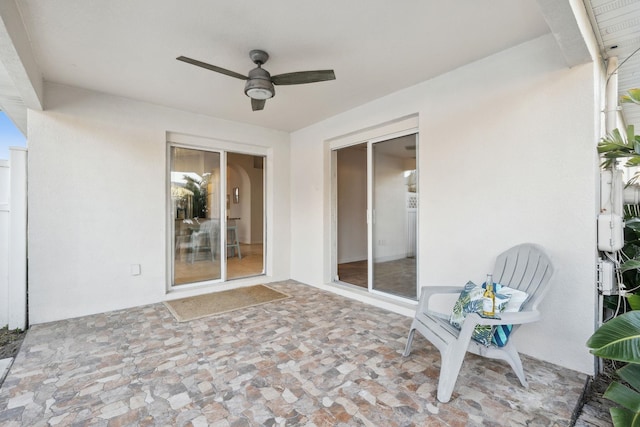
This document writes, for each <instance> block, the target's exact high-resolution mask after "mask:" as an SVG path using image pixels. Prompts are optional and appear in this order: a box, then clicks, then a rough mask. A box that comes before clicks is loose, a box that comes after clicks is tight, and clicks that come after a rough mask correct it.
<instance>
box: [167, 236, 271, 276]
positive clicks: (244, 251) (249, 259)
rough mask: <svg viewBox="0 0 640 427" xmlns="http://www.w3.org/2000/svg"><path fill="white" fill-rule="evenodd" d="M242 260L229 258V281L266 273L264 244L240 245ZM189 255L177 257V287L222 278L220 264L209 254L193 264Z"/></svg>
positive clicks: (204, 254) (175, 265)
mask: <svg viewBox="0 0 640 427" xmlns="http://www.w3.org/2000/svg"><path fill="white" fill-rule="evenodd" d="M240 253H241V255H242V258H238V257H237V256H235V255H236V254H233V255H234V256H230V257H228V258H227V279H237V278H240V277H249V276H257V275H259V274H262V273H263V272H264V267H263V248H262V243H257V244H242V243H241V244H240ZM189 261H190V259H189V253H186V254H184V255H182V256H181V255H180V254H178V255H177V256H176V260H175V264H174V268H175V278H176V279H175V281H176V283H175V284H176V285H182V284H185V283H196V282H202V281H205V280H209V279H211V278H212V277H217V278H219V277H220V263H219V262H218V261H216V262H213V261H212V260H211V258H210V254H209V252H206V251H203V252H202V253H200V254H199V255H198V257H196V258H195V259H194V260H193V262H189Z"/></svg>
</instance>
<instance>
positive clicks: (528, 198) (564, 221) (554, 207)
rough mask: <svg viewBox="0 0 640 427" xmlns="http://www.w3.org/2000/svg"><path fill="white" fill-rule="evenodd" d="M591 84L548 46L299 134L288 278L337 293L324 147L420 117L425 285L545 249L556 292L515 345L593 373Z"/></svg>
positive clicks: (478, 66)
mask: <svg viewBox="0 0 640 427" xmlns="http://www.w3.org/2000/svg"><path fill="white" fill-rule="evenodd" d="M595 76H596V72H595V71H594V67H593V65H592V64H588V65H584V66H578V67H574V68H572V69H568V68H567V67H566V66H565V65H564V61H563V58H562V56H561V54H560V52H559V51H558V48H557V45H556V43H555V41H554V40H553V37H552V36H550V35H549V36H544V37H541V38H539V39H536V40H534V41H531V42H528V43H525V44H523V45H521V46H518V47H516V48H513V49H510V50H508V51H505V52H502V53H500V54H497V55H494V56H492V57H489V58H486V59H483V60H481V61H479V62H476V63H474V64H471V65H468V66H465V67H462V68H460V69H457V70H454V71H453V72H450V73H448V74H445V75H443V76H440V77H438V78H434V79H432V80H429V81H426V82H424V83H422V84H419V85H417V86H414V87H411V88H408V89H406V90H403V91H400V92H397V93H394V94H392V95H389V96H387V97H385V98H382V99H379V100H376V101H374V102H371V103H369V104H366V105H364V106H361V107H359V108H357V109H354V110H351V111H348V112H346V113H344V114H341V115H339V116H336V117H333V118H331V119H328V120H326V121H323V122H321V123H318V124H316V125H313V126H310V127H308V128H305V129H302V130H300V131H297V132H295V133H293V134H292V137H291V140H292V146H291V158H292V159H295V161H292V162H291V195H292V199H291V202H292V206H291V207H292V214H291V238H292V245H291V248H292V250H291V254H292V258H291V277H292V278H293V279H296V280H300V281H302V282H305V283H309V284H312V285H315V286H319V287H323V288H325V289H331V290H335V288H333V287H332V286H331V285H329V284H328V282H329V281H330V280H329V279H330V272H331V265H330V263H331V175H330V172H331V169H330V152H329V149H328V144H327V143H325V141H326V140H327V139H329V138H334V137H337V136H340V135H344V134H347V133H350V132H354V131H357V130H359V129H365V128H368V127H371V126H376V125H379V124H381V123H384V122H388V121H390V120H394V119H396V118H399V117H403V116H407V115H410V114H415V113H418V114H419V117H420V125H419V132H420V147H419V153H418V168H419V187H418V188H419V191H420V211H419V232H420V235H419V241H418V245H419V248H418V251H419V263H418V277H419V281H420V284H421V285H444V284H447V285H449V284H458V285H462V284H464V283H465V282H466V281H467V280H474V281H482V280H483V278H484V277H485V274H486V273H487V272H489V271H490V270H491V268H492V266H493V262H494V259H495V256H496V255H497V254H498V253H499V252H501V251H503V250H505V249H507V248H508V247H510V246H512V245H514V244H518V243H521V242H535V243H538V244H541V245H542V246H544V247H545V248H546V249H547V250H548V251H549V253H550V255H551V256H552V258H553V260H554V263H555V266H556V274H555V277H554V278H553V282H552V291H551V292H550V293H549V295H548V297H547V299H546V300H545V302H544V304H543V307H542V315H543V320H542V321H541V322H538V323H536V324H534V325H527V326H524V327H523V328H522V329H521V330H520V331H519V335H518V336H516V337H515V339H516V343H517V345H518V348H519V350H520V351H521V352H522V353H525V354H529V355H531V356H534V357H536V358H540V359H543V360H547V361H550V362H553V363H556V364H559V365H562V366H566V367H569V368H572V369H576V370H579V371H583V372H588V373H592V372H593V358H592V357H591V356H590V355H589V353H588V351H587V349H586V347H585V345H584V344H585V342H586V340H587V338H588V337H589V336H590V335H591V333H592V332H593V330H594V322H595V319H594V312H595V305H596V299H595V262H596V249H595V248H596V236H595V227H594V220H595V215H596V212H597V207H596V200H597V197H596V188H597V186H596V179H597V170H598V161H597V155H596V152H595V148H594V147H595V144H596V135H597V131H598V130H597V126H598V123H597V120H596V115H595V114H594V102H595V101H594V99H595V89H594V79H595ZM318 158H323V159H324V163H320V162H317V161H315V159H318ZM338 292H343V291H341V290H339V291H338Z"/></svg>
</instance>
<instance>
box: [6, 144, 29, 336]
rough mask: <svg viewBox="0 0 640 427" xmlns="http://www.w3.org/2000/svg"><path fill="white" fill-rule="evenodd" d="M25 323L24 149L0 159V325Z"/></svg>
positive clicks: (12, 150) (25, 214)
mask: <svg viewBox="0 0 640 427" xmlns="http://www.w3.org/2000/svg"><path fill="white" fill-rule="evenodd" d="M7 325H8V326H9V329H16V328H19V329H23V330H24V329H26V327H27V150H26V149H24V148H21V147H11V148H10V159H9V160H8V161H7V160H0V327H4V326H7Z"/></svg>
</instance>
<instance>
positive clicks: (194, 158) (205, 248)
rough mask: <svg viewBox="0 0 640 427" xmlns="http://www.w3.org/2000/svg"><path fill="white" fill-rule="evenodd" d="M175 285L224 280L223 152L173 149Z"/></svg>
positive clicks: (173, 259)
mask: <svg viewBox="0 0 640 427" xmlns="http://www.w3.org/2000/svg"><path fill="white" fill-rule="evenodd" d="M170 173H171V208H172V212H173V213H172V216H173V221H172V222H171V226H172V233H171V234H172V236H173V239H172V242H171V245H172V254H173V256H172V264H173V265H172V285H182V284H186V283H194V282H202V281H208V280H218V279H220V278H221V259H222V257H221V254H222V253H224V252H223V251H222V245H221V244H220V227H221V221H220V218H221V212H222V210H221V206H220V153H217V152H211V151H203V150H196V149H189V148H181V147H171V148H170Z"/></svg>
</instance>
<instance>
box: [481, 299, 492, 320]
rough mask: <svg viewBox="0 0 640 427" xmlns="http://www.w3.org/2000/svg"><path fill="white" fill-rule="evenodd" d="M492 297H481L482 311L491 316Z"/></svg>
mask: <svg viewBox="0 0 640 427" xmlns="http://www.w3.org/2000/svg"><path fill="white" fill-rule="evenodd" d="M493 310H494V309H493V299H492V298H489V297H484V298H482V311H483V312H484V314H485V315H486V316H493Z"/></svg>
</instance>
